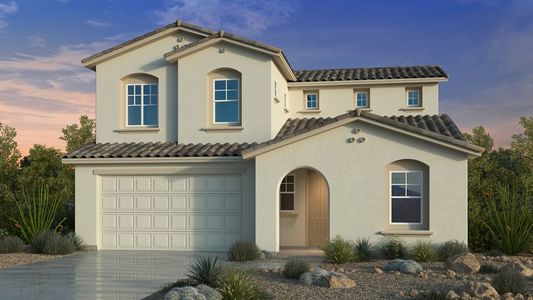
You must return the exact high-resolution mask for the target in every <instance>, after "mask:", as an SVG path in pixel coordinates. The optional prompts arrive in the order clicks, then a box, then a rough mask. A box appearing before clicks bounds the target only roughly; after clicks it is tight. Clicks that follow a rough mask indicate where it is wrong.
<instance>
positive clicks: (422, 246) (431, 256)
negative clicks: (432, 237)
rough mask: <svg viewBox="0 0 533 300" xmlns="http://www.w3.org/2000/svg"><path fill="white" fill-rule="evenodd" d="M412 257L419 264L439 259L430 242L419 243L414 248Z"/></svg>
mask: <svg viewBox="0 0 533 300" xmlns="http://www.w3.org/2000/svg"><path fill="white" fill-rule="evenodd" d="M411 256H412V258H413V260H415V261H418V262H426V261H433V260H435V258H436V257H437V255H436V254H435V250H434V249H433V245H432V244H431V242H430V241H422V240H420V241H417V242H416V244H415V245H414V246H413V249H412V252H411Z"/></svg>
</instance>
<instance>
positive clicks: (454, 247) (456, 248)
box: [438, 240, 468, 261]
mask: <svg viewBox="0 0 533 300" xmlns="http://www.w3.org/2000/svg"><path fill="white" fill-rule="evenodd" d="M467 252H468V248H467V247H466V245H465V243H463V242H459V241H457V240H450V241H446V242H444V243H443V244H442V245H441V246H440V247H439V249H438V255H439V259H440V260H441V261H446V260H448V258H450V257H452V256H455V255H459V254H465V253H467Z"/></svg>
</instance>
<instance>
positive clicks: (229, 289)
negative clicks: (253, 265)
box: [218, 270, 260, 300]
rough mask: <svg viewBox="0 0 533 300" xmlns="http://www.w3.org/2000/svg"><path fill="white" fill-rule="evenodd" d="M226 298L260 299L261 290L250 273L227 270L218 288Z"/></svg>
mask: <svg viewBox="0 0 533 300" xmlns="http://www.w3.org/2000/svg"><path fill="white" fill-rule="evenodd" d="M218 291H219V292H220V294H221V295H222V299H224V300H234V299H243V300H244V299H258V296H259V294H260V291H259V290H258V289H257V288H256V287H255V285H254V283H253V281H252V277H251V275H250V274H248V273H245V272H237V271H234V270H227V271H226V273H225V275H224V277H223V279H222V282H221V284H220V287H219V289H218Z"/></svg>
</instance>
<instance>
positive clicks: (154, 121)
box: [122, 74, 159, 127]
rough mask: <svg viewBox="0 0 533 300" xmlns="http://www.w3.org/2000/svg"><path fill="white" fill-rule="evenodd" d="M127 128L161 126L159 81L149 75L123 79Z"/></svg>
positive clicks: (131, 76) (136, 75) (134, 75)
mask: <svg viewBox="0 0 533 300" xmlns="http://www.w3.org/2000/svg"><path fill="white" fill-rule="evenodd" d="M122 83H123V86H124V90H125V92H124V95H125V106H126V118H125V119H126V126H127V127H157V126H158V124H159V116H158V115H159V113H158V107H159V86H158V79H157V77H155V76H152V75H148V74H133V75H129V76H127V77H124V78H123V79H122Z"/></svg>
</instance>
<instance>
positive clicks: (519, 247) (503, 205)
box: [483, 186, 533, 255]
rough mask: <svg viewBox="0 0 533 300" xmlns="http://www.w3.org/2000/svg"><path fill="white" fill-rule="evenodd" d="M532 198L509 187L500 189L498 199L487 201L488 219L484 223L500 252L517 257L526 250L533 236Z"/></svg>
mask: <svg viewBox="0 0 533 300" xmlns="http://www.w3.org/2000/svg"><path fill="white" fill-rule="evenodd" d="M528 201H530V196H529V193H528V192H524V193H518V192H516V191H514V190H511V189H510V188H509V186H505V187H500V188H499V190H498V193H497V196H496V197H489V199H488V201H487V218H485V219H484V220H483V223H484V224H485V225H486V226H487V228H488V229H489V231H490V233H491V235H492V237H493V239H494V241H495V242H496V245H497V247H498V249H499V250H501V251H503V252H504V253H505V254H507V255H516V254H518V253H520V252H522V251H523V250H525V249H526V248H527V246H528V244H529V243H530V240H531V237H532V235H533V233H532V232H533V221H532V218H531V210H530V207H529V206H530V205H529V203H528Z"/></svg>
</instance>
